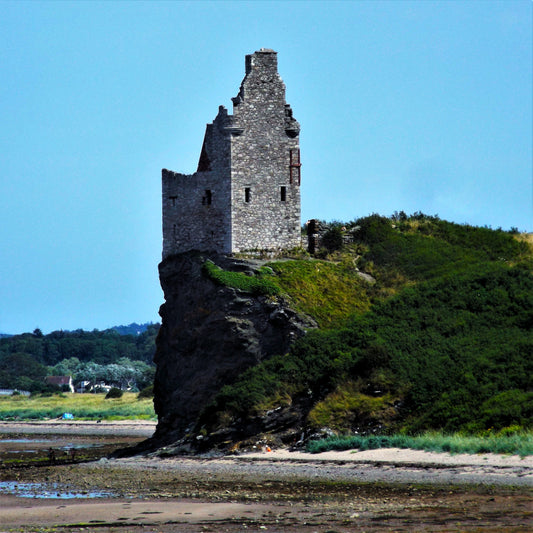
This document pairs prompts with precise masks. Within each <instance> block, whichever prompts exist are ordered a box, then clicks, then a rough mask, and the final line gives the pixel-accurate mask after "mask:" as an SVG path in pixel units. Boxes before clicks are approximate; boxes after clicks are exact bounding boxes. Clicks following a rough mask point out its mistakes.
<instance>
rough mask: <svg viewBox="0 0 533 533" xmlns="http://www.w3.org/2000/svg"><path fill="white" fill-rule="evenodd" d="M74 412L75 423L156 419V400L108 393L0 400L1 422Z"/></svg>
mask: <svg viewBox="0 0 533 533" xmlns="http://www.w3.org/2000/svg"><path fill="white" fill-rule="evenodd" d="M63 413H72V414H73V415H74V418H75V419H76V420H98V419H101V420H127V419H133V420H135V419H143V420H150V419H155V412H154V406H153V401H152V400H151V399H150V398H144V399H140V400H138V399H137V394H135V393H131V392H129V393H128V392H126V393H124V395H123V396H122V398H112V399H106V398H105V394H70V393H68V394H56V395H53V396H40V395H38V396H31V397H25V396H7V397H0V420H44V419H49V418H60V417H61V416H62V415H63Z"/></svg>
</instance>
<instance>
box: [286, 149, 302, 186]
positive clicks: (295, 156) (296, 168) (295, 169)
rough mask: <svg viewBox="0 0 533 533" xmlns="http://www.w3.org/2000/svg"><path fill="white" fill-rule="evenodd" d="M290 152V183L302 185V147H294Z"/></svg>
mask: <svg viewBox="0 0 533 533" xmlns="http://www.w3.org/2000/svg"><path fill="white" fill-rule="evenodd" d="M289 153H290V164H289V172H290V183H291V185H292V184H296V185H300V167H301V166H302V164H301V163H300V149H299V148H294V149H292V150H289Z"/></svg>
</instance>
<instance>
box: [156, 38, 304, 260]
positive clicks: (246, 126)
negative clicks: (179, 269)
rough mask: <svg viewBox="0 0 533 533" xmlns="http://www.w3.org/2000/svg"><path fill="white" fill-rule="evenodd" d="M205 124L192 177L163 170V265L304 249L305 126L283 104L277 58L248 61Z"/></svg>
mask: <svg viewBox="0 0 533 533" xmlns="http://www.w3.org/2000/svg"><path fill="white" fill-rule="evenodd" d="M232 101H233V114H232V115H229V114H228V111H227V109H226V108H225V107H224V106H220V107H219V111H218V115H217V116H216V118H215V120H214V121H213V122H212V123H211V124H208V125H207V127H206V131H205V137H204V142H203V146H202V150H201V154H200V159H199V162H198V169H197V171H196V172H195V173H194V174H189V175H188V174H179V173H176V172H172V171H170V170H166V169H163V171H162V180H163V259H165V258H166V257H169V256H171V255H174V254H178V253H182V252H187V251H191V250H199V251H206V252H210V251H212V252H219V253H225V254H228V253H235V252H246V251H252V250H271V251H276V250H286V249H291V248H294V247H297V246H300V245H301V236H300V179H301V175H300V167H301V164H300V147H299V141H298V137H299V134H300V125H299V124H298V122H297V121H296V120H295V119H294V118H293V116H292V110H291V107H290V105H288V104H287V103H286V102H285V84H284V83H283V80H282V79H281V77H280V76H279V74H278V64H277V53H276V52H274V51H273V50H269V49H265V48H262V49H261V50H259V51H257V52H255V53H253V54H250V55H247V56H246V75H245V76H244V79H243V81H242V83H241V87H240V90H239V94H238V95H237V96H236V97H235V98H232Z"/></svg>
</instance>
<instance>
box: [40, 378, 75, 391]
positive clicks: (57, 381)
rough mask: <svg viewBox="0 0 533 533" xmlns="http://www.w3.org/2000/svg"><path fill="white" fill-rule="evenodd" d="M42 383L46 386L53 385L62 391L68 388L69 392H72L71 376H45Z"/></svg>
mask: <svg viewBox="0 0 533 533" xmlns="http://www.w3.org/2000/svg"><path fill="white" fill-rule="evenodd" d="M44 382H45V383H46V384H48V385H55V386H56V387H59V388H60V389H62V390H65V389H67V388H68V390H69V392H74V385H73V383H72V376H46V377H45V378H44Z"/></svg>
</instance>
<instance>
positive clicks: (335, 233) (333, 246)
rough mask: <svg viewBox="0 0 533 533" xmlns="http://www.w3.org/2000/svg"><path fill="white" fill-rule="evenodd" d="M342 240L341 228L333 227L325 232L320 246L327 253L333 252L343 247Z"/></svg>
mask: <svg viewBox="0 0 533 533" xmlns="http://www.w3.org/2000/svg"><path fill="white" fill-rule="evenodd" d="M343 244H344V242H343V238H342V230H341V228H339V227H337V226H334V227H332V228H330V229H328V230H327V231H326V233H324V235H323V236H322V246H324V248H326V250H327V251H328V252H335V251H336V250H340V249H341V248H342V247H343Z"/></svg>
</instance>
